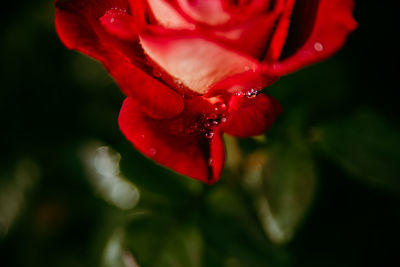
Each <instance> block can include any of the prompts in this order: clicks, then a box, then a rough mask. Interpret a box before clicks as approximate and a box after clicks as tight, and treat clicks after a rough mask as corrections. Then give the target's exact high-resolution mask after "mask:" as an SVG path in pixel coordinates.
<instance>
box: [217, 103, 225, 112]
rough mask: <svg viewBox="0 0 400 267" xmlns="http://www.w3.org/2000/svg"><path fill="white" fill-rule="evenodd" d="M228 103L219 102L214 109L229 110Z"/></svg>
mask: <svg viewBox="0 0 400 267" xmlns="http://www.w3.org/2000/svg"><path fill="white" fill-rule="evenodd" d="M227 108H228V107H227V105H226V104H225V103H223V102H218V103H215V104H214V110H215V111H216V112H219V111H226V110H227Z"/></svg>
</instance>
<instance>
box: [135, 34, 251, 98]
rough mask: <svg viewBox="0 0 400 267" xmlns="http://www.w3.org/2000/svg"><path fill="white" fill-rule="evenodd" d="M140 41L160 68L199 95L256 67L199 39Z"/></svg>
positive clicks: (150, 38) (155, 37)
mask: <svg viewBox="0 0 400 267" xmlns="http://www.w3.org/2000/svg"><path fill="white" fill-rule="evenodd" d="M140 40H141V44H142V46H143V49H144V51H145V52H146V53H147V54H148V55H149V56H150V57H151V58H152V59H153V60H154V61H155V62H156V63H157V64H158V65H159V66H160V67H162V68H163V69H164V70H165V71H166V72H167V73H169V74H170V75H171V76H173V77H175V78H176V79H177V81H178V83H183V85H185V86H186V87H188V88H189V89H190V90H192V91H194V92H197V93H199V94H204V93H206V92H207V91H208V89H209V87H210V86H212V85H213V84H215V83H217V82H218V81H220V80H222V79H224V78H225V77H228V76H231V75H234V74H237V73H241V72H244V71H245V69H246V68H248V69H257V67H258V63H257V62H256V61H255V60H253V59H251V58H248V57H246V56H244V55H240V54H238V53H235V52H234V51H232V50H228V49H227V48H224V47H222V46H220V45H218V44H216V43H212V42H210V41H207V40H205V39H202V38H199V37H190V36H187V37H185V36H183V37H173V36H168V37H161V36H150V35H141V36H140Z"/></svg>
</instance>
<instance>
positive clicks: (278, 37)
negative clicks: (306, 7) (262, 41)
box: [266, 0, 296, 62]
mask: <svg viewBox="0 0 400 267" xmlns="http://www.w3.org/2000/svg"><path fill="white" fill-rule="evenodd" d="M295 2H296V1H295V0H288V1H286V3H285V6H284V7H283V12H282V14H281V17H280V19H279V22H278V24H277V25H276V29H275V33H274V35H273V38H272V40H271V43H270V46H269V49H268V52H267V56H266V60H267V61H268V62H270V61H276V60H277V59H278V58H279V57H280V55H281V52H282V49H283V47H284V45H285V41H286V37H287V34H288V30H289V25H290V21H291V15H292V10H293V5H294V3H295Z"/></svg>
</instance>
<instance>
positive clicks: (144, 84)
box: [56, 0, 183, 118]
mask: <svg viewBox="0 0 400 267" xmlns="http://www.w3.org/2000/svg"><path fill="white" fill-rule="evenodd" d="M118 3H122V4H121V5H120V6H118V5H117V4H118ZM56 6H57V13H56V28H57V32H58V34H59V36H60V39H61V40H62V41H63V43H64V44H65V45H66V46H67V47H68V48H69V49H76V50H78V51H80V52H82V53H84V54H87V55H89V56H92V57H94V58H96V59H98V60H99V61H101V62H102V63H103V64H104V66H105V67H106V68H107V69H108V71H109V72H110V74H111V75H112V76H113V77H114V78H115V79H116V81H117V83H118V84H119V85H120V87H121V89H122V91H123V92H124V93H125V94H128V95H131V96H134V97H135V98H136V99H137V100H138V101H139V102H140V103H141V105H142V106H143V108H144V109H145V110H146V112H147V113H148V114H149V115H151V116H153V117H156V118H160V117H163V118H168V117H173V116H176V115H178V114H179V113H180V112H181V111H182V109H183V100H182V98H181V96H180V95H179V94H177V93H176V92H174V91H173V90H172V89H170V88H169V87H167V86H166V85H164V84H163V83H161V82H159V81H157V80H156V79H154V78H152V77H151V76H149V75H147V74H146V73H145V72H144V71H142V70H141V69H139V68H138V67H136V66H135V65H134V64H137V65H141V64H142V65H144V64H145V63H142V62H140V60H144V56H143V55H141V54H140V51H139V50H140V49H141V48H140V47H138V44H137V43H135V42H123V41H121V40H116V38H110V36H109V34H108V33H107V31H113V30H116V29H115V28H114V29H112V30H111V28H110V27H111V26H110V25H107V26H106V30H107V31H106V30H105V28H104V27H103V26H102V25H101V22H100V18H101V17H103V24H104V14H105V13H106V12H107V11H109V10H114V11H115V10H120V9H123V8H125V7H126V8H127V2H126V1H115V0H114V1H111V0H108V1H107V0H105V1H101V3H99V1H95V0H89V1H78V0H70V1H68V0H64V1H57V2H56ZM115 8H117V9H115ZM92 9H95V10H96V11H95V10H92ZM99 10H100V11H99ZM120 30H121V28H120ZM121 32H123V30H121ZM121 32H120V33H121Z"/></svg>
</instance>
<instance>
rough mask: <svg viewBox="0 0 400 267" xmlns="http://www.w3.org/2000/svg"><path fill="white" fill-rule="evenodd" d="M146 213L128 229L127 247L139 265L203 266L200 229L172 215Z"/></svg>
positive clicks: (166, 266) (144, 266)
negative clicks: (179, 220) (173, 217)
mask: <svg viewBox="0 0 400 267" xmlns="http://www.w3.org/2000/svg"><path fill="white" fill-rule="evenodd" d="M165 215H166V214H164V215H163V212H158V213H157V214H145V215H143V216H142V217H140V218H136V219H134V220H133V221H132V223H131V224H130V225H129V227H128V231H127V233H128V236H127V241H126V242H127V246H128V248H129V249H131V251H132V252H133V255H135V257H136V259H137V260H138V262H139V265H140V266H143V267H146V266H149V267H150V266H151V267H152V266H157V267H158V266H163V267H186V266H188V267H192V266H193V267H200V266H203V265H202V256H203V255H202V250H203V241H202V236H201V234H200V231H199V229H198V228H197V227H196V226H195V225H193V224H190V223H183V222H182V223H179V222H178V221H176V220H175V219H172V218H171V217H170V216H165Z"/></svg>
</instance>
